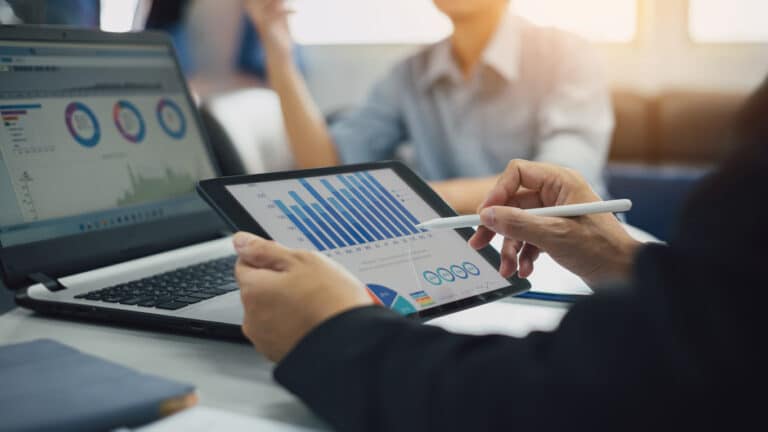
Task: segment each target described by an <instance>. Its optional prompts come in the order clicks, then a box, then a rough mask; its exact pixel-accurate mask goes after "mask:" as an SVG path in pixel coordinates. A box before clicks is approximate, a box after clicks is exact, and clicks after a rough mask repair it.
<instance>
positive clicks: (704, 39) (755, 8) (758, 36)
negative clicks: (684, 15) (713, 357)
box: [688, 0, 768, 43]
mask: <svg viewBox="0 0 768 432" xmlns="http://www.w3.org/2000/svg"><path fill="white" fill-rule="evenodd" d="M689 1H690V3H689V9H688V30H689V32H690V35H691V39H693V41H694V42H701V43H744V42H747V43H748V42H768V25H766V23H765V20H766V17H768V1H766V0H729V1H723V0H689Z"/></svg>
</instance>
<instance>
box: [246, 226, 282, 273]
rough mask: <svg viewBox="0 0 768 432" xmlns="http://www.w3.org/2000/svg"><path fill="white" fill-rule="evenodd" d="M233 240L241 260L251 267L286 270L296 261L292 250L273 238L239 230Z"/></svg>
mask: <svg viewBox="0 0 768 432" xmlns="http://www.w3.org/2000/svg"><path fill="white" fill-rule="evenodd" d="M232 241H233V243H234V245H235V250H237V255H238V256H239V257H240V260H241V261H242V262H243V263H244V264H247V265H248V266H250V267H255V268H263V269H269V270H275V271H284V270H287V269H288V268H289V267H290V266H291V264H293V262H294V258H293V253H292V251H291V250H290V249H288V248H286V247H285V246H281V245H279V244H277V243H276V242H274V241H272V240H267V239H264V238H261V237H258V236H255V235H253V234H250V233H246V232H239V233H237V234H235V236H234V237H233V239H232Z"/></svg>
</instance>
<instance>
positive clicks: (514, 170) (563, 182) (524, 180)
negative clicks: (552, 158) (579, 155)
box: [480, 159, 583, 209]
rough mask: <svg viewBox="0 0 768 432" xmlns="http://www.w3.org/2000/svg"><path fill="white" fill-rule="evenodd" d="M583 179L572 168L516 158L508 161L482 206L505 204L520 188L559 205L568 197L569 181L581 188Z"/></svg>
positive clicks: (549, 203)
mask: <svg viewBox="0 0 768 432" xmlns="http://www.w3.org/2000/svg"><path fill="white" fill-rule="evenodd" d="M575 183H578V185H576V184H575ZM582 183H583V181H580V180H579V179H578V178H574V176H573V175H572V174H571V171H570V170H567V169H565V168H562V167H558V166H556V165H551V164H547V163H541V162H530V161H526V160H522V159H515V160H513V161H511V162H509V164H508V165H507V168H506V169H505V170H504V172H503V173H502V174H501V175H500V176H499V180H498V182H497V183H496V186H494V188H493V189H492V190H491V192H490V193H489V194H488V198H487V199H486V201H485V202H484V203H483V204H482V205H481V206H480V208H481V209H482V208H485V207H489V206H494V205H505V204H506V203H507V202H508V201H509V200H510V199H512V197H514V196H515V195H516V194H517V193H518V191H519V190H520V188H525V189H530V190H532V191H536V192H538V193H539V195H540V196H541V197H542V201H543V202H544V203H545V205H556V204H560V203H561V202H560V201H563V200H564V199H565V195H563V194H562V192H563V191H564V190H567V189H568V188H567V185H572V186H574V187H575V188H580V187H583V185H582Z"/></svg>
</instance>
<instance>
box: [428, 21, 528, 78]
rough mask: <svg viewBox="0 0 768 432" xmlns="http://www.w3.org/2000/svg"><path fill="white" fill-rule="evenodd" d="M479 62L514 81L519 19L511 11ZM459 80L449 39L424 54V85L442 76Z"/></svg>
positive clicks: (459, 76) (516, 66)
mask: <svg viewBox="0 0 768 432" xmlns="http://www.w3.org/2000/svg"><path fill="white" fill-rule="evenodd" d="M481 62H482V65H484V66H488V67H490V68H491V69H493V70H494V71H496V73H498V74H499V75H500V76H501V77H502V78H504V79H505V80H507V81H510V82H511V81H514V80H515V79H517V78H518V76H519V73H520V22H519V21H518V19H517V17H515V16H514V15H512V13H510V12H507V13H505V15H504V17H502V19H501V21H500V22H499V26H498V28H497V29H496V32H495V33H494V35H493V37H491V40H490V41H489V42H488V46H487V47H486V48H485V51H484V52H483V56H482V59H481ZM444 77H448V78H450V79H451V81H452V82H460V81H461V79H462V77H461V71H460V70H459V67H458V66H457V65H456V61H455V60H454V58H453V53H452V52H451V41H450V38H448V39H444V40H442V41H440V42H438V43H437V44H435V45H434V46H433V47H432V48H431V49H430V50H429V55H428V57H427V65H426V68H425V70H424V74H423V75H422V79H421V82H422V85H423V86H424V88H428V87H431V86H432V85H434V84H435V83H436V82H437V81H438V80H440V79H441V78H444Z"/></svg>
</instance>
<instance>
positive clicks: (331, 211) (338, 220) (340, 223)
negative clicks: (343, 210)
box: [299, 179, 364, 245]
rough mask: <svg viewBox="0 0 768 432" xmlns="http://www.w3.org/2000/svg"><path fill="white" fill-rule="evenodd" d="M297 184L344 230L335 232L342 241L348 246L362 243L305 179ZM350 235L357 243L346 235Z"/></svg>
mask: <svg viewBox="0 0 768 432" xmlns="http://www.w3.org/2000/svg"><path fill="white" fill-rule="evenodd" d="M299 182H300V183H301V184H302V185H303V186H304V188H305V189H306V190H307V191H309V193H310V194H312V196H313V197H315V199H316V200H317V202H319V203H320V205H321V206H322V208H323V209H325V212H326V213H328V214H330V215H331V216H333V218H334V219H335V220H336V222H338V224H339V225H341V227H342V228H344V230H337V231H339V234H341V237H343V238H344V240H345V241H346V242H347V243H349V244H350V245H354V244H357V242H360V243H364V241H363V239H362V238H360V237H359V236H358V235H357V233H356V232H355V230H354V229H352V227H351V226H350V225H349V224H348V223H347V221H346V220H344V218H343V217H341V216H340V215H339V214H338V213H337V212H336V210H335V209H334V208H333V207H331V205H330V204H328V201H326V200H325V198H324V197H323V196H322V195H320V194H319V193H318V192H317V190H315V188H314V187H312V185H311V184H309V182H308V181H307V180H306V179H299ZM347 233H349V234H352V236H353V237H355V238H356V239H358V240H357V242H355V240H352V238H351V237H350V236H349V235H348V234H347Z"/></svg>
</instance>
